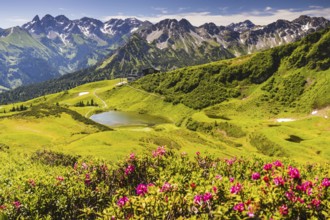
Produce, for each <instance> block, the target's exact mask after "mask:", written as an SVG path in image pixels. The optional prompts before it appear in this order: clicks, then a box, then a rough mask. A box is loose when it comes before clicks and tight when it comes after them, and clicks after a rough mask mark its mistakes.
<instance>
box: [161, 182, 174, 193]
mask: <svg viewBox="0 0 330 220" xmlns="http://www.w3.org/2000/svg"><path fill="white" fill-rule="evenodd" d="M171 189H172V185H171V184H170V183H168V182H165V183H164V185H163V186H162V188H161V189H160V192H168V191H170V190H171Z"/></svg>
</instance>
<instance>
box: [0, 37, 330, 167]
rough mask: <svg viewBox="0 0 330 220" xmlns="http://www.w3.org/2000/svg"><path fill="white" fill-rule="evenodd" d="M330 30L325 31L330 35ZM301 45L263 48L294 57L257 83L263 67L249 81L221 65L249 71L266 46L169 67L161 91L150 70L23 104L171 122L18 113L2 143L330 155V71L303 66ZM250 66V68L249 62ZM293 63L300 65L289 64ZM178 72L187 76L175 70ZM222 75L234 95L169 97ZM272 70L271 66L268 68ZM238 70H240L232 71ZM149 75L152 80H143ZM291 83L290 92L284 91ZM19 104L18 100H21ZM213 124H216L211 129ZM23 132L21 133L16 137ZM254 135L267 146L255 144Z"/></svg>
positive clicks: (110, 155)
mask: <svg viewBox="0 0 330 220" xmlns="http://www.w3.org/2000/svg"><path fill="white" fill-rule="evenodd" d="M327 35H329V34H327ZM327 35H325V36H326V37H328V36H327ZM318 39H320V38H318ZM318 39H317V43H315V42H312V43H310V45H308V48H309V51H313V50H315V47H318V46H319V44H320V42H321V43H322V40H324V38H321V40H318ZM302 47H304V45H303V44H300V43H297V44H293V46H292V45H291V47H289V48H288V49H287V48H285V49H283V50H281V49H275V50H272V51H271V52H268V51H266V52H264V54H266V58H265V59H261V61H260V62H261V63H263V61H265V62H268V61H269V59H270V55H271V56H272V53H273V52H274V51H275V53H279V52H278V51H280V52H281V51H282V52H283V51H284V52H283V53H289V56H286V57H284V59H282V61H281V63H280V64H277V69H276V70H275V71H274V70H273V69H272V68H270V70H272V71H273V74H271V75H268V76H267V78H266V79H265V80H264V81H262V82H259V83H253V81H255V80H258V79H260V78H263V76H262V74H263V73H264V72H259V75H258V73H256V71H254V72H252V73H250V75H249V78H248V80H252V81H251V82H249V81H247V80H246V79H244V77H243V80H242V79H241V78H239V80H232V79H231V77H233V76H231V75H230V74H229V75H228V73H227V72H221V68H223V66H229V67H228V68H229V69H230V68H231V67H238V69H239V70H241V71H243V72H244V71H247V72H249V70H250V69H255V68H258V65H255V63H254V61H256V62H259V61H258V59H259V58H262V56H263V53H259V54H256V55H250V56H245V57H241V58H238V59H232V60H227V61H220V62H215V63H211V64H207V65H201V66H195V67H188V68H184V69H179V70H177V71H173V72H170V73H167V74H166V76H168V78H166V80H168V79H169V80H176V81H177V82H176V83H175V84H174V85H175V86H173V85H171V82H170V81H168V82H165V81H161V80H160V82H162V83H163V84H162V86H163V87H164V88H159V89H155V90H154V91H155V92H146V91H145V90H141V89H140V88H141V86H140V85H141V84H142V85H143V86H145V85H147V86H148V83H149V82H151V83H154V82H155V80H157V77H164V76H165V74H164V73H163V75H160V74H158V75H153V76H148V77H146V78H144V79H142V80H141V81H140V82H138V83H137V84H133V87H132V86H122V87H116V86H115V85H116V84H117V83H118V82H119V80H112V81H100V82H95V83H90V84H85V85H82V86H79V87H76V88H74V89H72V90H69V91H64V92H60V93H56V94H52V95H48V96H45V97H40V98H37V99H34V100H30V101H27V102H25V103H24V105H26V106H30V105H31V104H32V105H33V106H35V105H38V104H41V103H47V104H49V105H55V103H57V102H58V103H59V104H60V105H61V106H66V107H68V108H69V109H71V110H74V111H77V112H79V113H80V114H81V115H83V116H86V117H88V116H90V115H91V114H92V113H93V112H96V111H106V110H108V109H117V110H122V111H135V112H140V113H148V114H152V115H158V116H162V117H166V118H168V119H170V120H171V121H172V122H173V123H171V124H164V125H158V126H156V127H153V128H146V127H126V128H119V129H117V130H116V131H105V132H98V130H97V128H95V127H93V126H90V127H88V126H87V127H86V126H85V125H84V123H82V122H79V121H76V120H73V119H72V117H69V116H68V115H65V114H64V115H62V117H61V118H56V117H46V118H33V119H31V118H19V117H18V118H17V117H12V118H5V119H1V120H2V123H1V126H2V128H3V129H1V131H2V132H1V133H0V138H1V140H2V141H1V142H3V143H4V144H7V145H9V146H11V147H12V149H13V150H16V149H19V148H21V149H25V148H26V149H30V150H31V151H33V150H35V149H37V148H52V149H56V150H60V151H65V152H69V153H77V154H82V155H94V156H97V157H101V158H106V159H110V160H117V159H118V158H120V157H122V156H123V155H127V154H128V153H130V152H132V151H136V152H144V151H145V150H150V148H153V147H155V146H156V145H167V146H169V147H171V148H175V149H180V151H186V152H188V153H189V154H190V155H193V154H194V153H195V152H196V151H202V152H203V151H209V152H210V153H212V154H215V155H218V156H222V157H232V156H240V155H251V153H252V154H258V155H263V154H266V155H275V156H286V157H291V158H294V159H296V160H298V161H301V162H305V161H311V160H314V161H319V162H326V161H329V160H330V149H329V146H328V143H330V130H329V127H330V121H329V119H326V118H325V116H330V115H329V108H327V106H328V104H329V103H330V102H329V100H330V96H329V95H330V86H329V85H330V84H329V83H328V82H329V80H330V78H329V77H330V70H329V69H327V70H324V71H316V70H315V69H313V68H312V69H311V68H310V67H309V66H308V65H309V64H308V63H307V64H308V65H306V63H305V64H304V65H305V66H299V65H301V64H300V62H302V61H301V60H300V58H299V57H298V58H297V57H296V56H297V54H298V55H299V54H300V53H297V52H296V53H295V51H296V50H298V51H299V50H301V48H302ZM292 48H293V49H292ZM288 51H289V52H288ZM316 51H317V50H316ZM290 54H291V55H290ZM256 57H257V58H258V59H257V58H256ZM267 60H268V61H267ZM252 61H253V62H252ZM244 65H246V66H247V67H246V68H245V66H244ZM270 65H275V64H270ZM290 65H291V66H292V65H293V66H295V67H294V68H293V67H290ZM244 68H245V69H244ZM209 70H212V71H219V70H220V75H219V76H217V75H216V74H214V73H215V72H213V73H212V71H211V72H210V71H209ZM178 74H179V75H181V77H179V78H178V77H176V75H178ZM221 74H224V76H225V78H226V79H227V80H228V79H231V80H232V81H231V84H230V83H229V82H227V81H223V82H222V83H224V86H226V87H227V88H228V91H232V90H237V91H240V94H239V96H238V97H236V98H232V97H230V95H228V97H226V99H225V101H222V102H220V103H218V104H215V105H212V106H209V107H206V108H203V109H201V110H194V109H192V108H189V107H187V106H186V105H187V103H188V105H189V102H187V101H191V103H194V100H195V99H194V96H191V97H192V98H191V97H190V99H186V100H185V101H186V102H185V103H186V105H184V104H182V103H180V101H179V102H176V103H175V104H173V103H171V102H169V101H172V102H173V100H168V99H167V98H168V95H169V94H170V95H171V94H178V95H179V96H181V97H182V99H181V100H184V99H185V98H186V97H189V96H186V95H185V93H184V92H182V91H189V86H188V87H185V86H186V85H190V86H192V87H190V89H191V88H194V82H191V81H190V78H189V77H192V76H194V77H195V76H198V77H199V79H201V80H208V79H209V80H211V79H218V80H224V78H223V77H222V75H221ZM266 74H268V73H267V72H266ZM151 77H154V78H153V81H149V82H148V81H147V80H148V79H150V78H151ZM207 77H210V78H207ZM221 77H222V78H221ZM235 77H237V76H235V75H234V78H235ZM195 79H196V77H195ZM301 79H304V80H305V81H306V82H305V83H304V84H303V91H302V92H301V91H300V90H301V86H299V85H300V84H296V82H299V80H301ZM180 80H181V82H180ZM182 80H183V81H182ZM240 80H241V81H240ZM143 82H148V83H147V84H143ZM209 82H212V81H209ZM187 83H188V84H187ZM189 83H190V84H189ZM149 85H150V84H149ZM143 86H142V87H143ZM166 88H167V89H168V90H166ZM299 88H300V89H299ZM176 89H177V90H176ZM180 89H181V90H182V91H181V92H180ZM211 89H212V88H211ZM149 90H150V89H149ZM151 90H152V89H151ZM287 90H288V92H286V91H287ZM178 91H179V92H178ZM201 91H203V90H202V89H200V90H199V92H197V93H195V94H194V95H198V94H200V92H201ZM207 91H208V90H206V91H204V93H207ZM220 91H221V90H220ZM80 92H88V94H86V95H83V96H79V93H80ZM215 95H216V93H215ZM91 99H93V100H94V101H95V102H96V103H98V105H99V106H98V107H74V106H73V105H74V104H76V103H78V102H80V101H84V102H87V101H89V100H91ZM102 100H104V101H105V103H104V102H102ZM165 100H166V102H165ZM174 101H175V100H174ZM20 104H21V103H17V105H20ZM194 104H195V103H194ZM293 104H294V105H293ZM192 106H193V105H192ZM1 107H2V108H1V109H0V116H1V115H11V114H13V113H9V112H8V111H9V109H10V108H12V105H8V106H1ZM316 107H319V108H321V109H323V110H320V109H318V113H317V115H315V116H312V115H311V114H310V113H311V111H312V110H314V109H315V108H316ZM3 110H6V111H7V113H6V114H3V113H2V114H1V112H2V111H3ZM238 112H239V113H238ZM277 118H293V119H295V120H296V121H294V122H286V123H278V122H276V119H277ZM189 123H195V124H196V123H197V124H199V125H200V127H198V129H197V131H191V130H188V129H187V128H186V126H187V127H189V126H188V125H189ZM22 124H24V128H22V126H21V125H22ZM215 125H217V126H215ZM209 128H212V129H211V130H208V129H209ZM7 131H9V132H7ZM237 131H240V132H241V133H242V135H238V136H237V135H235V132H237ZM290 135H294V136H296V137H299V138H302V139H303V140H302V141H301V142H300V143H295V142H292V141H288V140H286V139H288V138H290ZM17 136H19V138H15V137H17ZM31 137H33V138H32V140H31V141H29V142H27V140H28V139H30V138H31ZM256 141H257V142H258V143H260V144H261V145H260V144H259V145H258V146H256V144H255V142H256ZM31 143H32V144H31Z"/></svg>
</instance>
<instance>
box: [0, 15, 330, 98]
mask: <svg viewBox="0 0 330 220" xmlns="http://www.w3.org/2000/svg"><path fill="white" fill-rule="evenodd" d="M329 24H330V22H329V21H328V20H327V19H325V18H322V17H308V16H300V17H299V18H297V19H294V20H292V21H287V20H278V21H276V22H273V23H271V24H269V25H265V26H259V25H255V24H253V23H252V22H251V21H248V20H246V21H244V22H240V23H237V24H230V25H228V26H217V25H216V24H214V23H206V24H204V25H201V26H199V27H196V26H193V25H192V24H191V23H189V21H188V20H186V19H181V20H179V21H178V20H175V19H164V20H162V21H160V22H158V23H155V24H152V23H150V22H148V21H144V22H142V21H139V20H137V19H134V18H132V19H125V20H121V19H111V20H109V21H106V22H101V21H99V20H96V19H93V18H86V17H85V18H82V19H78V20H69V19H68V18H66V17H65V16H63V15H60V16H56V17H53V16H51V15H46V16H44V17H43V18H42V19H40V18H39V17H38V16H36V17H35V18H34V19H33V20H32V21H31V22H28V23H26V24H24V25H23V26H21V27H13V28H9V29H6V30H3V29H0V91H5V90H9V89H14V88H17V87H19V86H24V85H28V84H31V83H37V82H43V81H45V80H49V79H52V78H56V77H60V76H61V75H65V74H68V73H72V72H75V71H79V70H82V69H84V68H89V67H91V66H94V67H93V71H89V70H86V71H82V72H83V73H84V74H82V72H81V71H80V72H78V73H76V75H75V78H79V79H77V80H76V81H75V82H72V81H70V82H69V83H67V85H70V86H76V85H79V84H82V83H85V82H89V81H90V80H94V81H95V80H103V79H108V78H114V77H118V76H121V75H127V74H132V73H136V72H139V71H141V70H143V69H145V68H149V67H154V68H157V69H160V70H162V71H163V72H165V71H169V70H172V69H176V68H180V67H184V66H191V65H197V64H203V63H208V62H212V61H217V60H220V59H227V58H232V57H238V56H242V55H246V54H250V53H254V52H257V51H260V50H264V49H268V48H272V47H276V46H279V45H284V44H287V43H290V42H294V41H297V40H299V39H301V38H302V37H304V36H306V35H307V34H309V33H311V32H314V31H318V30H320V29H323V28H326V27H328V26H329ZM69 78H70V77H69ZM65 79H67V78H65ZM53 92H54V91H53ZM38 94H39V93H38Z"/></svg>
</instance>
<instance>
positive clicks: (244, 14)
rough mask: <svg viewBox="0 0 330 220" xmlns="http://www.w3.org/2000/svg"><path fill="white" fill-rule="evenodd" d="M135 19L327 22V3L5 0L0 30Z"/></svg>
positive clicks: (301, 0) (318, 0)
mask: <svg viewBox="0 0 330 220" xmlns="http://www.w3.org/2000/svg"><path fill="white" fill-rule="evenodd" d="M46 14H51V15H53V16H57V15H61V14H63V15H65V16H67V17H68V18H70V19H78V18H82V17H92V18H97V19H100V20H102V21H106V20H109V19H110V18H127V17H136V18H138V19H141V20H149V21H151V22H157V21H160V20H162V19H165V18H176V19H181V18H186V19H188V20H189V21H190V22H191V23H192V24H193V25H196V26H198V25H201V24H204V23H206V22H214V23H216V24H217V25H228V24H230V23H232V22H239V21H243V20H246V19H250V20H251V21H252V22H254V23H255V24H260V25H265V24H269V23H271V22H274V21H276V20H277V19H286V20H293V19H295V18H297V17H299V16H300V15H302V14H307V15H310V16H323V17H325V18H327V19H330V0H285V1H282V0H162V1H158V0H118V1H114V0H29V1H27V0H8V1H6V3H3V4H1V10H0V27H1V28H8V27H12V26H16V25H22V24H24V23H26V22H28V21H31V20H32V19H33V17H34V16H35V15H39V16H40V17H43V16H44V15H46Z"/></svg>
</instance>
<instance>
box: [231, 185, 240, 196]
mask: <svg viewBox="0 0 330 220" xmlns="http://www.w3.org/2000/svg"><path fill="white" fill-rule="evenodd" d="M241 190H242V185H241V184H240V183H236V185H234V186H232V187H231V188H230V193H231V194H237V193H239V192H240V191H241Z"/></svg>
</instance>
